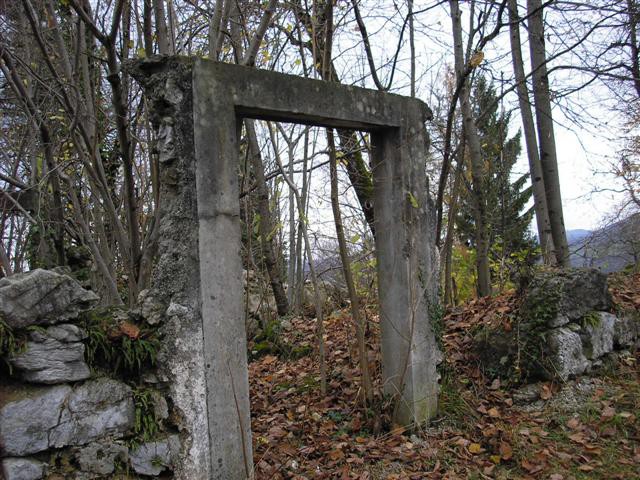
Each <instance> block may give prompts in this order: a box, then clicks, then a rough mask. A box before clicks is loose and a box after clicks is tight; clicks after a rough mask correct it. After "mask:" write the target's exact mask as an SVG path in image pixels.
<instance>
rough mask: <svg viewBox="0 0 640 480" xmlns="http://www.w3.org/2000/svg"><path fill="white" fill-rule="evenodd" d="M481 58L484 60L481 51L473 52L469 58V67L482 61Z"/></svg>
mask: <svg viewBox="0 0 640 480" xmlns="http://www.w3.org/2000/svg"><path fill="white" fill-rule="evenodd" d="M482 60H484V53H483V52H481V51H480V52H475V53H474V54H473V55H471V58H470V59H469V66H471V68H475V67H477V66H478V65H480V64H481V63H482Z"/></svg>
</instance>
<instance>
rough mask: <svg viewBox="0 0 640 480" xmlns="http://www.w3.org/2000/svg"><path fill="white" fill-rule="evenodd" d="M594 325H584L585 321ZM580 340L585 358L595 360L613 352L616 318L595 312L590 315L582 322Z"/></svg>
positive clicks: (608, 314)
mask: <svg viewBox="0 0 640 480" xmlns="http://www.w3.org/2000/svg"><path fill="white" fill-rule="evenodd" d="M589 320H591V321H595V323H586V322H587V321H589ZM583 323H584V325H583V327H582V331H581V332H580V337H581V338H582V344H583V350H584V354H585V356H586V357H587V358H588V359H590V360H595V359H597V358H600V357H602V356H603V355H605V354H607V353H609V352H611V351H612V350H613V337H614V326H615V323H616V317H615V316H614V315H612V314H610V313H606V312H597V313H593V314H590V315H589V316H587V317H585V320H583Z"/></svg>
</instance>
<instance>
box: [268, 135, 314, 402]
mask: <svg viewBox="0 0 640 480" xmlns="http://www.w3.org/2000/svg"><path fill="white" fill-rule="evenodd" d="M270 127H271V126H270ZM269 133H270V134H271V135H273V130H272V129H271V128H269ZM272 141H273V140H272ZM273 143H274V144H275V142H274V141H273ZM274 157H275V160H276V162H277V164H278V168H279V169H280V175H282V178H284V181H285V182H287V185H288V186H289V188H290V189H291V190H293V194H294V196H295V198H296V205H297V207H298V218H306V215H305V212H304V203H303V202H302V198H301V196H300V192H298V189H297V187H296V186H295V184H294V183H293V182H291V181H290V180H289V177H288V176H287V175H286V174H285V171H284V167H283V166H282V162H281V161H280V156H279V155H277V154H276V155H274ZM300 225H301V227H302V228H301V231H302V237H303V238H304V243H305V248H306V250H307V254H308V258H309V271H310V273H311V283H312V284H313V294H314V303H315V308H316V340H317V342H318V361H319V363H320V392H321V393H322V394H323V395H326V393H327V361H326V358H325V357H326V356H325V344H324V312H323V308H322V298H321V297H320V281H319V280H318V275H317V273H316V268H315V265H314V262H313V255H311V242H310V241H309V232H308V229H307V224H306V223H305V222H301V223H300Z"/></svg>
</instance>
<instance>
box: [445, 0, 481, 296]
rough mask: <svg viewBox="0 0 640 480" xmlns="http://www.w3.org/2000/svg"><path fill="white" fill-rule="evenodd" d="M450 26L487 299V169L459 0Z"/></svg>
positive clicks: (453, 4) (478, 258)
mask: <svg viewBox="0 0 640 480" xmlns="http://www.w3.org/2000/svg"><path fill="white" fill-rule="evenodd" d="M449 5H450V7H451V24H452V29H453V39H454V55H455V65H456V77H457V79H458V81H462V82H464V85H463V86H462V88H461V91H460V109H461V111H462V119H463V125H464V135H465V141H466V144H467V147H468V149H469V150H468V152H469V158H470V161H471V178H472V192H471V196H472V198H473V203H474V220H475V230H476V232H475V233H476V269H477V272H478V295H479V296H481V297H485V296H487V295H490V294H491V273H490V270H489V232H488V227H487V212H486V200H485V185H484V171H483V170H484V168H483V162H482V150H481V147H480V138H479V137H478V129H477V127H476V123H475V120H474V118H473V113H472V109H471V102H470V99H469V83H468V82H467V81H466V79H464V70H465V67H464V65H465V60H464V53H463V50H462V48H463V47H462V22H461V19H460V16H461V14H460V7H459V5H458V0H450V1H449Z"/></svg>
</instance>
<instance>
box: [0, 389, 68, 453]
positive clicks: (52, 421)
mask: <svg viewBox="0 0 640 480" xmlns="http://www.w3.org/2000/svg"><path fill="white" fill-rule="evenodd" d="M70 393H71V387H69V386H67V385H60V386H56V387H48V388H40V389H36V390H35V391H30V392H29V393H28V394H26V395H25V397H26V398H22V399H18V400H16V401H12V402H9V403H6V404H4V405H2V406H0V455H15V456H24V455H29V454H31V453H36V452H41V451H43V450H46V449H48V448H49V432H50V431H51V430H52V429H54V428H55V427H56V426H57V425H58V421H59V418H60V415H61V414H62V411H63V409H64V406H65V401H66V399H67V397H68V396H69V394H70Z"/></svg>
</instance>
